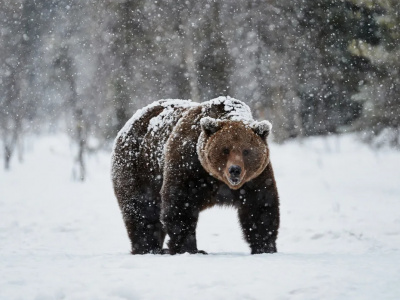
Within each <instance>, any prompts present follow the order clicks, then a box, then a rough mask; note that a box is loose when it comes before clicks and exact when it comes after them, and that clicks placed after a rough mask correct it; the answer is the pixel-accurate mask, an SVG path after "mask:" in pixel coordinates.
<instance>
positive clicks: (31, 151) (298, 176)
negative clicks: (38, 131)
mask: <svg viewBox="0 0 400 300" xmlns="http://www.w3.org/2000/svg"><path fill="white" fill-rule="evenodd" d="M69 149H70V148H69V142H68V139H67V138H66V137H63V136H56V137H46V138H41V139H39V140H38V141H35V143H31V144H30V146H28V149H27V153H26V155H25V162H24V163H23V164H19V163H18V162H17V161H13V162H12V170H11V171H10V172H9V173H5V172H4V170H3V169H0V300H12V299H24V300H26V299H35V300H48V299H74V300H75V299H82V300H90V299H93V300H95V299H96V300H98V299H107V300H114V299H115V300H117V299H157V300H159V299H168V300H169V299H185V300H186V299H202V300H208V299H229V300H232V299H307V300H309V299H400V153H399V152H395V151H393V150H380V151H378V152H374V151H372V150H370V149H369V148H367V147H366V146H365V145H363V144H360V143H359V142H356V141H355V139H354V137H353V136H344V137H341V138H336V137H331V138H313V139H309V140H305V141H304V142H303V143H302V144H298V143H295V142H291V143H287V144H285V145H272V146H271V157H272V162H273V165H274V169H275V173H276V179H277V184H278V189H279V192H280V198H281V229H280V233H279V238H278V251H279V253H277V254H272V255H268V254H262V255H255V256H252V255H250V254H249V253H250V250H249V248H248V247H247V245H246V244H245V243H244V241H243V240H242V239H241V234H240V230H239V227H238V223H237V220H236V214H235V211H234V210H233V209H227V208H222V209H221V208H213V209H211V210H208V211H206V212H203V213H202V214H201V216H200V222H199V226H198V246H199V249H203V250H206V251H208V253H209V255H187V254H183V255H176V256H169V255H143V256H132V255H130V254H129V250H130V247H129V241H128V238H127V235H126V232H125V228H124V225H123V223H122V218H121V216H120V212H119V209H118V206H117V202H116V200H115V198H114V195H113V192H112V189H111V181H110V172H109V169H110V166H109V154H107V153H101V154H97V155H95V156H92V157H91V158H90V161H89V162H88V164H89V167H88V170H89V174H88V179H87V181H86V182H85V183H79V182H75V181H73V180H72V175H71V174H72V171H71V170H72V166H71V161H72V159H71V152H70V150H69Z"/></svg>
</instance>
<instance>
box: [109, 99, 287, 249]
mask: <svg viewBox="0 0 400 300" xmlns="http://www.w3.org/2000/svg"><path fill="white" fill-rule="evenodd" d="M270 130H271V124H270V123H269V122H268V121H262V122H257V121H254V120H253V118H252V115H251V112H250V109H249V107H248V106H247V105H246V104H244V103H243V102H241V101H239V100H235V99H232V98H229V97H219V98H216V99H213V100H210V101H207V102H203V103H200V104H198V103H193V102H191V101H185V100H161V101H157V102H154V103H153V104H150V105H149V106H147V107H145V108H143V109H141V110H139V111H138V112H136V113H135V114H134V115H133V117H132V118H131V119H130V120H129V121H128V122H127V124H126V125H125V126H124V128H123V129H121V131H120V132H119V134H118V136H117V139H116V141H115V145H114V150H113V155H112V157H113V158H112V180H113V185H114V191H115V195H116V197H117V199H118V203H119V206H120V209H121V211H122V215H123V219H124V222H125V225H126V228H127V231H128V236H129V238H130V240H131V246H132V253H133V254H144V253H168V252H169V253H171V254H176V253H184V252H189V253H205V252H204V251H199V250H198V249H197V244H196V226H197V220H198V217H199V213H200V211H202V210H204V209H206V208H208V207H212V206H213V205H216V204H217V205H232V206H234V207H236V208H237V209H238V215H239V221H240V224H241V227H242V230H243V235H244V238H245V240H246V241H247V242H248V243H249V245H250V248H251V253H252V254H256V253H273V252H276V238H277V235H278V227H279V198H278V192H277V188H276V182H275V179H274V174H273V170H272V165H271V162H270V155H269V149H268V143H267V136H268V134H269V132H270ZM166 234H168V235H169V237H170V240H169V243H168V247H169V250H163V249H162V245H163V242H164V238H165V235H166Z"/></svg>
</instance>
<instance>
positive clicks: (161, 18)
mask: <svg viewBox="0 0 400 300" xmlns="http://www.w3.org/2000/svg"><path fill="white" fill-rule="evenodd" d="M399 57H400V2H399V1H397V0H375V1H372V0H348V1H328V0H280V1H270V0H268V1H266V0H264V1H263V0H252V1H237V0H205V1H188V0H185V1H182V0H174V1H172V0H165V1H154V0H134V1H131V0H126V1H123V0H119V1H107V0H103V1H71V0H52V1H48V0H15V1H9V0H0V145H1V149H0V154H1V155H2V157H3V161H4V167H5V168H6V169H9V168H10V162H11V158H12V157H13V156H16V157H18V158H19V159H20V160H22V159H23V154H24V145H25V142H24V141H25V138H26V137H27V136H32V134H34V135H41V134H45V133H49V132H60V131H64V132H67V133H68V135H69V136H70V138H71V142H72V145H73V147H74V152H75V157H74V160H75V162H76V165H77V170H78V171H77V174H76V178H78V179H80V180H83V179H84V178H85V175H86V170H85V157H86V156H87V155H89V154H90V153H92V152H95V151H98V150H100V149H102V148H105V147H110V145H111V142H112V141H113V139H114V137H115V136H116V134H117V132H118V131H119V129H120V128H121V127H122V126H123V124H124V123H125V122H126V121H127V120H128V119H129V118H130V116H131V115H132V114H133V112H134V111H135V110H136V109H138V108H140V107H142V106H144V105H146V104H148V103H150V102H152V101H154V100H158V99H161V98H165V99H167V98H179V99H192V100H193V101H206V100H209V99H212V98H215V97H217V96H220V95H229V96H231V97H234V98H237V99H240V100H243V101H244V102H246V103H247V104H248V105H249V106H250V107H251V108H252V110H253V112H254V116H255V118H257V119H268V120H270V121H271V122H272V123H273V125H274V127H273V139H274V141H275V142H278V143H282V142H285V141H286V140H288V139H293V138H298V139H302V138H305V137H308V136H313V135H330V134H340V133H344V132H350V131H356V132H359V133H360V134H359V136H360V137H361V138H362V139H363V140H365V141H367V142H369V143H370V144H371V145H373V146H377V147H379V146H383V145H390V146H392V147H395V148H398V149H399V147H400V133H399V129H400V77H399V75H400V60H399Z"/></svg>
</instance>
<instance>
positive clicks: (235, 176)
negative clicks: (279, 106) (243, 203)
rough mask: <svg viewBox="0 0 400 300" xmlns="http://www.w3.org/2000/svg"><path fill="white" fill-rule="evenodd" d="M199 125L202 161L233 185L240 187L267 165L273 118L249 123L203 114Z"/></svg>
mask: <svg viewBox="0 0 400 300" xmlns="http://www.w3.org/2000/svg"><path fill="white" fill-rule="evenodd" d="M200 125H201V129H202V132H201V134H200V137H199V143H198V148H197V151H198V155H199V159H200V162H201V164H202V166H203V168H204V169H205V170H206V171H207V172H208V173H210V174H211V175H212V176H213V177H215V178H217V179H219V180H221V181H223V182H225V183H226V184H227V185H228V186H229V187H230V188H231V189H233V190H237V189H239V188H240V187H241V186H243V184H245V183H246V182H248V181H250V180H252V179H254V178H256V177H257V176H259V175H260V174H261V172H263V171H264V169H265V168H266V166H267V165H268V163H269V149H268V144H267V137H268V135H269V133H270V131H271V127H272V125H271V123H270V122H268V121H261V122H256V121H255V122H253V123H251V124H246V123H244V122H242V121H231V120H218V119H213V118H210V117H204V118H202V119H201V121H200Z"/></svg>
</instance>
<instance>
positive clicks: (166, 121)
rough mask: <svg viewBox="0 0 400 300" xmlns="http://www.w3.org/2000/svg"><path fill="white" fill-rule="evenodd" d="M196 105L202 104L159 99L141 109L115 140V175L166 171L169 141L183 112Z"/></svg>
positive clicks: (155, 173)
mask: <svg viewBox="0 0 400 300" xmlns="http://www.w3.org/2000/svg"><path fill="white" fill-rule="evenodd" d="M194 106H198V104H197V103H194V102H191V101H189V100H159V101H156V102H153V103H152V104H150V105H148V106H146V107H144V108H142V109H139V110H138V111H137V112H136V113H135V114H134V115H133V116H132V117H131V119H130V120H129V121H128V122H127V123H126V124H125V126H124V127H123V128H122V129H121V130H120V132H119V133H118V135H117V138H116V140H115V144H114V150H113V170H112V172H113V177H114V176H118V175H123V176H125V175H126V176H129V175H128V174H129V173H131V174H132V172H134V173H138V172H139V173H140V172H141V171H143V173H146V174H152V175H155V176H157V175H160V174H162V168H163V163H164V162H163V160H164V145H165V142H166V140H167V139H168V137H169V135H170V134H171V131H172V129H173V128H174V126H175V125H176V123H177V122H178V121H179V119H180V118H181V117H182V115H183V114H184V113H185V112H186V111H187V110H189V109H190V108H191V107H194ZM149 171H150V172H149ZM123 173H125V175H124V174H123ZM149 179H151V178H149Z"/></svg>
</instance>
